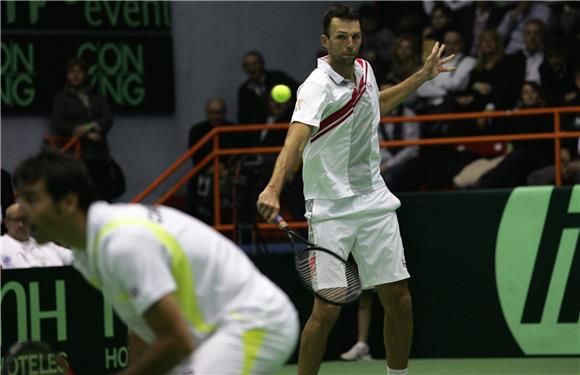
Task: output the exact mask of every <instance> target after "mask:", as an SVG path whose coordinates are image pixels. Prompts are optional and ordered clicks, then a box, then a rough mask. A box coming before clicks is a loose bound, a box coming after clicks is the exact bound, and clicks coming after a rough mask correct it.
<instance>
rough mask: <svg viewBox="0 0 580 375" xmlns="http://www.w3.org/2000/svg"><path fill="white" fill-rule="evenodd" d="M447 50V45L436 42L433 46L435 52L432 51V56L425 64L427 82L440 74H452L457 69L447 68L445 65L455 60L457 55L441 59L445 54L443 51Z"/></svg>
mask: <svg viewBox="0 0 580 375" xmlns="http://www.w3.org/2000/svg"><path fill="white" fill-rule="evenodd" d="M444 49H445V44H440V43H439V42H436V43H435V45H434V46H433V50H431V54H430V55H429V57H427V59H426V60H425V64H424V65H423V71H424V73H425V75H426V76H425V77H426V79H427V80H431V79H433V78H435V77H437V76H438V75H439V73H445V72H452V71H454V70H455V67H445V66H443V65H444V64H447V63H448V62H449V61H451V60H453V58H455V54H452V55H449V56H447V57H445V58H441V55H442V54H443V50H444Z"/></svg>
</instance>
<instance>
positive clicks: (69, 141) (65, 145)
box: [44, 135, 81, 158]
mask: <svg viewBox="0 0 580 375" xmlns="http://www.w3.org/2000/svg"><path fill="white" fill-rule="evenodd" d="M44 143H45V144H46V145H48V147H50V148H53V149H59V150H60V151H61V152H69V151H71V150H72V151H73V155H74V156H75V157H77V158H80V156H81V143H80V142H79V139H78V137H62V136H58V135H47V136H45V137H44Z"/></svg>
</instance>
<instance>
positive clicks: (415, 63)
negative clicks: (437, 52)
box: [387, 34, 421, 83]
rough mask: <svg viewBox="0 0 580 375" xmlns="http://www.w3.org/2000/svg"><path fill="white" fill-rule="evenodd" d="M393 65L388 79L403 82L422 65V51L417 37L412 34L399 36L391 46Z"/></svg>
mask: <svg viewBox="0 0 580 375" xmlns="http://www.w3.org/2000/svg"><path fill="white" fill-rule="evenodd" d="M391 49H392V51H391V66H390V72H389V74H388V75H387V80H388V81H395V82H397V83H398V82H402V81H404V80H405V79H407V78H408V77H410V76H411V75H412V74H413V73H415V72H416V71H417V70H418V69H419V67H420V66H421V51H420V50H419V45H418V43H417V38H415V37H414V36H413V35H411V34H403V35H400V36H398V37H397V38H396V39H395V41H394V42H393V44H392V47H391Z"/></svg>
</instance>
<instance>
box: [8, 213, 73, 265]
mask: <svg viewBox="0 0 580 375" xmlns="http://www.w3.org/2000/svg"><path fill="white" fill-rule="evenodd" d="M4 224H5V225H6V234H4V235H3V236H2V237H0V239H1V241H2V248H1V249H0V251H1V252H2V256H1V257H0V259H1V261H2V268H3V269H8V268H32V267H55V266H66V265H69V264H71V263H72V253H71V251H70V250H68V249H65V248H64V247H62V246H58V245H56V244H55V243H52V242H47V243H44V244H42V245H39V244H38V243H37V242H36V240H35V239H34V238H32V237H31V236H30V227H29V226H28V223H27V222H26V218H25V217H24V214H23V213H22V211H21V209H20V204H19V203H14V204H12V205H11V206H9V207H8V208H7V209H6V217H5V218H4Z"/></svg>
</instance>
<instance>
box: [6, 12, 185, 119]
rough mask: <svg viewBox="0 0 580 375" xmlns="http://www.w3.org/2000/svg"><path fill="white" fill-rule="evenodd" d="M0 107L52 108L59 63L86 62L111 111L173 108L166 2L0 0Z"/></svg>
mask: <svg viewBox="0 0 580 375" xmlns="http://www.w3.org/2000/svg"><path fill="white" fill-rule="evenodd" d="M0 6H1V19H2V30H1V31H2V42H1V50H2V58H1V68H2V84H1V97H2V112H3V113H4V114H40V115H47V114H49V113H50V111H51V107H52V101H53V98H54V95H55V94H56V92H57V91H59V90H60V89H62V88H63V86H64V83H65V65H66V62H67V60H68V59H69V58H71V57H74V56H78V57H81V58H83V59H84V60H85V61H86V62H87V64H88V73H89V77H90V85H91V86H92V87H93V88H94V89H95V90H97V91H98V92H100V93H101V94H103V95H104V96H105V97H106V98H107V99H108V100H109V102H110V104H111V106H112V108H113V111H114V113H128V114H138V113H159V114H164V113H172V112H173V110H174V89H173V86H174V78H173V45H172V44H173V41H172V34H171V3H170V2H162V1H147V2H138V1H128V2H124V1H106V2H101V1H66V2H62V1H59V2H48V1H30V2H29V1H2V3H1V5H0Z"/></svg>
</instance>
